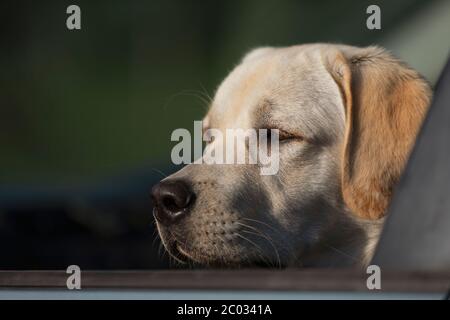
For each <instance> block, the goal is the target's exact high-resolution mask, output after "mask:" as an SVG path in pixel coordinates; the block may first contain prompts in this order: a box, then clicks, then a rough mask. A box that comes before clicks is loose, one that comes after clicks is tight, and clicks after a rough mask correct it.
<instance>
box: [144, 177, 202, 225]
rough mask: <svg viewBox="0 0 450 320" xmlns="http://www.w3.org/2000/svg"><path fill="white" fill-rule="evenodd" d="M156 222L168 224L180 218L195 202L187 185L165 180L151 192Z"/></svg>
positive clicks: (177, 181) (179, 181) (181, 182)
mask: <svg viewBox="0 0 450 320" xmlns="http://www.w3.org/2000/svg"><path fill="white" fill-rule="evenodd" d="M152 198H153V199H154V200H153V201H154V205H155V208H156V211H155V213H156V215H155V217H156V218H157V220H158V221H160V222H162V223H165V224H170V223H173V222H175V221H177V220H178V219H179V218H182V217H183V216H185V215H186V213H187V212H188V211H189V210H187V209H189V207H190V206H191V205H192V203H193V202H194V200H195V194H194V193H193V192H192V189H191V188H190V187H189V185H188V184H187V183H186V182H184V181H181V180H166V181H163V182H160V183H159V184H157V185H156V186H155V187H154V188H153V190H152Z"/></svg>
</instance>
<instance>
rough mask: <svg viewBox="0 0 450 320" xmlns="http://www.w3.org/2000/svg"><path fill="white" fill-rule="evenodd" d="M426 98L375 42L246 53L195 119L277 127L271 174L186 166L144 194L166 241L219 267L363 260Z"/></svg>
mask: <svg viewBox="0 0 450 320" xmlns="http://www.w3.org/2000/svg"><path fill="white" fill-rule="evenodd" d="M429 98H430V89H429V86H428V85H427V84H426V83H425V82H424V81H423V80H422V79H421V78H420V77H419V75H418V74H417V73H416V72H415V71H413V70H411V69H409V68H408V67H406V66H405V65H404V64H402V63H400V62H399V61H398V60H396V59H395V58H393V57H392V56H391V55H390V54H388V53H386V52H385V51H384V50H382V49H380V48H377V47H368V48H356V47H350V46H341V45H327V44H315V45H302V46H294V47H288V48H260V49H256V50H253V51H252V52H250V53H249V54H248V55H247V56H246V57H245V58H244V59H243V61H242V63H241V64H240V65H238V66H237V67H236V68H235V69H234V70H233V71H232V72H231V73H230V75H229V76H228V77H227V78H226V79H225V80H224V81H223V83H222V84H221V85H220V87H219V88H218V90H217V93H216V95H215V98H214V100H213V102H212V105H211V108H210V110H209V112H208V113H207V115H206V117H205V119H204V124H205V126H206V127H207V128H215V129H218V130H219V131H222V132H225V130H226V129H230V128H241V129H249V128H255V129H278V130H279V131H278V132H279V148H278V150H276V151H272V152H277V156H278V157H279V170H278V172H277V173H276V174H274V175H261V174H260V170H259V169H260V168H259V165H255V164H234V165H230V164H214V165H208V164H190V165H188V166H186V167H184V168H183V169H182V170H180V171H178V172H177V173H175V174H173V175H172V176H170V177H168V178H166V179H164V180H163V181H162V182H161V183H159V184H158V185H156V186H155V187H154V188H153V191H152V195H153V201H154V205H155V207H154V215H155V217H156V220H157V226H158V230H159V233H160V236H161V238H162V241H163V243H164V245H165V247H166V249H167V250H168V251H169V252H170V253H171V255H173V256H174V257H175V258H177V259H179V260H181V261H186V260H189V261H193V262H197V263H200V264H207V265H221V266H224V265H230V266H233V265H237V266H242V265H249V264H250V265H252V264H256V263H264V264H268V265H332V264H336V265H337V264H339V265H345V264H353V263H355V264H361V263H364V262H365V261H364V259H366V258H367V257H368V256H370V248H369V246H371V244H372V245H373V243H374V241H373V240H374V238H376V236H377V232H376V231H377V230H378V228H379V226H380V221H381V220H382V218H383V216H384V215H385V213H386V209H387V206H388V204H389V201H390V198H391V195H392V192H393V188H394V187H395V185H396V183H397V181H398V179H399V176H400V174H401V172H402V170H403V168H404V165H405V163H406V161H407V158H408V155H409V152H410V149H411V147H412V145H413V143H414V141H415V137H416V134H417V132H418V130H419V128H420V125H421V122H422V119H423V117H424V115H425V113H426V109H427V107H428V104H429ZM205 129H206V128H205ZM208 148H210V149H213V150H214V149H216V150H217V149H218V148H221V149H222V148H223V143H221V142H220V141H216V140H214V141H212V142H211V143H210V145H209V146H208ZM223 150H226V149H223ZM371 240H372V241H371ZM375 240H376V239H375Z"/></svg>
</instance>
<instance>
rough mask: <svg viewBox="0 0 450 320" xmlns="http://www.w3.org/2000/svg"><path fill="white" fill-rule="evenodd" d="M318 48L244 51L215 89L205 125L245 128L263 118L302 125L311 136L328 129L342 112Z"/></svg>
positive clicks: (342, 116)
mask: <svg viewBox="0 0 450 320" xmlns="http://www.w3.org/2000/svg"><path fill="white" fill-rule="evenodd" d="M323 50H326V48H324V47H320V46H296V47H288V48H277V49H269V48H268V49H264V50H261V51H259V52H255V53H250V54H249V55H248V56H247V57H246V58H244V60H243V62H242V63H241V64H240V65H239V66H237V67H236V68H235V69H234V70H233V71H232V72H231V73H230V74H229V75H228V76H227V78H226V79H225V80H224V81H223V82H222V84H221V85H220V86H219V88H218V90H217V93H216V96H215V98H214V101H213V104H212V106H211V109H210V111H209V113H208V116H207V119H208V122H209V124H210V126H211V127H215V128H234V127H239V128H250V127H254V126H255V123H257V122H258V121H259V120H260V119H258V118H261V117H264V118H270V119H272V120H273V121H275V122H279V123H288V124H289V123H294V124H297V125H299V126H303V127H304V128H305V130H311V134H315V133H316V132H317V130H318V129H321V130H327V129H331V128H326V127H327V126H332V127H334V126H335V124H334V123H332V122H336V119H342V120H343V119H344V111H343V107H342V101H341V98H340V93H339V89H338V87H337V85H336V84H335V82H334V80H333V79H332V77H331V75H330V74H329V73H328V71H327V70H326V68H325V66H324V64H323V62H322V52H323ZM268 116H269V117H268ZM327 121H328V122H330V123H328V124H327ZM342 122H343V121H342ZM315 125H316V126H320V127H321V128H315V127H314V126H315ZM334 129H335V128H333V130H334ZM306 134H307V133H306Z"/></svg>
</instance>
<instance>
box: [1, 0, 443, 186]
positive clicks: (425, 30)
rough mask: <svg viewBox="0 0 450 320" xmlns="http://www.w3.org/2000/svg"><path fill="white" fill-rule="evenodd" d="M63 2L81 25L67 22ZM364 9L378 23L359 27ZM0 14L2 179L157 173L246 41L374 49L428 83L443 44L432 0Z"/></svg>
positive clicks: (36, 5)
mask: <svg viewBox="0 0 450 320" xmlns="http://www.w3.org/2000/svg"><path fill="white" fill-rule="evenodd" d="M70 4H77V5H79V6H80V7H81V12H82V29H81V30H80V31H69V30H67V28H66V24H65V22H66V18H67V14H66V8H67V6H68V5H70ZM370 4H377V5H379V6H380V7H381V19H382V29H381V30H368V29H367V28H366V19H367V17H368V15H367V14H366V8H367V6H368V5H370ZM0 15H1V24H2V27H1V31H0V32H1V34H2V37H1V43H2V46H1V50H0V70H1V71H0V168H1V169H0V184H3V185H8V184H23V183H50V184H51V183H61V182H64V183H77V182H82V181H86V179H91V180H92V179H98V178H102V177H107V176H111V175H116V174H126V173H127V172H130V171H133V170H139V169H140V168H156V169H158V170H163V171H164V170H165V168H167V167H168V166H169V164H170V150H171V148H172V146H173V143H172V142H171V141H170V134H171V132H172V130H174V129H175V128H179V127H185V128H191V127H192V123H193V120H196V119H201V117H202V115H203V114H204V111H205V108H206V106H207V102H206V101H204V100H205V98H206V96H207V95H210V96H212V95H213V94H214V90H215V88H216V86H217V85H218V84H219V83H220V81H221V80H222V79H223V78H224V77H225V75H226V74H227V73H228V72H229V71H230V70H231V69H232V68H233V66H234V65H235V64H236V63H238V61H239V59H240V58H241V56H242V55H243V54H244V53H245V52H246V51H247V50H249V49H251V48H253V47H256V46H261V45H271V46H287V45H293V44H299V43H306V42H340V43H346V44H352V45H359V46H365V45H370V44H379V45H383V46H385V47H387V48H388V49H390V50H392V51H393V52H394V53H395V54H397V55H398V56H400V58H402V59H404V60H406V61H407V62H408V63H409V64H411V65H412V66H413V67H415V68H417V69H418V70H419V71H420V72H422V73H423V74H424V75H425V76H426V77H427V78H428V79H429V81H430V82H431V83H434V82H435V81H436V79H437V77H438V74H439V71H440V69H441V68H442V67H443V65H444V61H445V60H446V58H447V55H448V50H449V41H448V32H449V31H450V1H442V0H441V1H439V0H436V1H417V0H398V1H376V2H373V1H348V0H344V1H283V2H281V1H274V0H269V1H256V0H247V1H222V2H219V1H187V0H178V1H175V0H169V1H11V0H7V1H2V2H1V4H0ZM206 99H207V98H206ZM166 173H167V172H166Z"/></svg>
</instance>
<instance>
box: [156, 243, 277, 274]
mask: <svg viewBox="0 0 450 320" xmlns="http://www.w3.org/2000/svg"><path fill="white" fill-rule="evenodd" d="M164 246H165V248H166V250H167V252H168V253H169V254H170V256H171V257H172V258H173V259H174V260H176V261H177V262H179V263H180V265H186V266H191V267H192V266H194V267H196V268H218V269H241V268H255V267H257V268H273V267H275V263H270V262H268V260H267V259H260V258H259V257H255V259H251V258H249V259H246V260H235V259H227V257H226V256H220V257H217V256H211V255H207V254H205V253H204V252H200V251H197V250H195V249H188V248H185V247H183V246H182V244H181V242H179V241H177V240H172V241H171V242H170V243H168V242H167V241H165V242H164ZM276 267H277V268H280V267H282V266H280V265H276Z"/></svg>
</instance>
